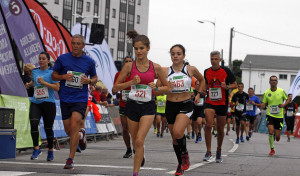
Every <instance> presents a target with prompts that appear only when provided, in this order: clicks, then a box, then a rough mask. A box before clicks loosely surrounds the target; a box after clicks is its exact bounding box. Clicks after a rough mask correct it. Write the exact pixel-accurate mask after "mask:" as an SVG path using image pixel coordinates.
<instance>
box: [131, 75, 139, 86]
mask: <svg viewBox="0 0 300 176" xmlns="http://www.w3.org/2000/svg"><path fill="white" fill-rule="evenodd" d="M132 81H133V84H139V83H140V82H141V78H140V77H139V76H138V75H135V76H134V77H133V80H132Z"/></svg>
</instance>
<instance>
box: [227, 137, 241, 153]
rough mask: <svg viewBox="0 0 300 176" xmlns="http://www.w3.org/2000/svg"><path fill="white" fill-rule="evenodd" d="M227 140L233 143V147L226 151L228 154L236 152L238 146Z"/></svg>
mask: <svg viewBox="0 0 300 176" xmlns="http://www.w3.org/2000/svg"><path fill="white" fill-rule="evenodd" d="M229 140H230V141H231V142H232V143H233V147H232V148H231V149H230V150H228V152H229V153H233V152H235V151H236V149H238V148H239V144H236V143H235V142H234V140H233V139H229Z"/></svg>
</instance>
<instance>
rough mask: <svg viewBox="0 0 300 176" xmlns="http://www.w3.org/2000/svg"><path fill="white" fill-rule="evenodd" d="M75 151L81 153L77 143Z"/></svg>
mask: <svg viewBox="0 0 300 176" xmlns="http://www.w3.org/2000/svg"><path fill="white" fill-rule="evenodd" d="M76 152H78V153H81V148H80V146H79V144H78V145H77V149H76Z"/></svg>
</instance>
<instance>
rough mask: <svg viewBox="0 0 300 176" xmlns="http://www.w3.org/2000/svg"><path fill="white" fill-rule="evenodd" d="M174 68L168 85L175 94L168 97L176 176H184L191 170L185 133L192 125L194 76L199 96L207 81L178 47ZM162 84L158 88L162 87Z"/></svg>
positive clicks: (173, 49) (173, 55)
mask: <svg viewBox="0 0 300 176" xmlns="http://www.w3.org/2000/svg"><path fill="white" fill-rule="evenodd" d="M170 53H171V59H172V62H173V64H172V66H170V67H169V68H166V69H165V70H164V71H165V73H166V74H168V77H167V79H168V81H169V83H170V86H171V90H170V91H169V92H168V94H167V105H166V117H167V121H168V126H169V129H170V133H171V136H172V140H173V142H172V143H173V148H174V151H175V154H176V157H177V160H178V166H177V170H176V172H175V175H182V174H183V170H187V169H188V168H189V167H190V162H189V154H188V151H187V148H186V137H185V135H184V131H185V129H186V127H187V125H188V124H189V122H190V117H191V115H192V112H193V104H192V100H191V93H190V90H191V84H192V76H194V77H195V78H196V79H197V80H198V81H199V82H200V86H199V89H198V92H201V93H203V89H204V86H205V82H204V78H203V76H202V74H201V73H200V72H199V71H198V69H197V68H196V67H194V66H190V65H188V64H187V63H185V61H184V58H185V48H184V47H183V46H182V45H180V44H176V45H174V46H172V47H171V49H170ZM159 83H160V82H159V81H158V82H157V84H158V85H159ZM199 99H200V94H197V96H196V97H195V103H196V104H198V103H199Z"/></svg>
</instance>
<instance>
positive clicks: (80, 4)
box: [76, 0, 83, 14]
mask: <svg viewBox="0 0 300 176" xmlns="http://www.w3.org/2000/svg"><path fill="white" fill-rule="evenodd" d="M82 9H83V0H77V10H76V12H77V13H79V14H82Z"/></svg>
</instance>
